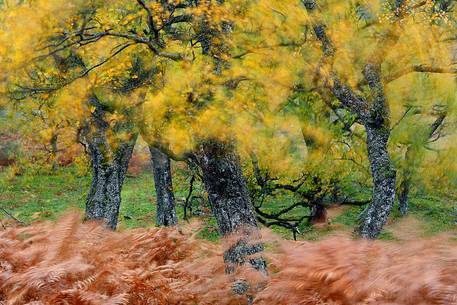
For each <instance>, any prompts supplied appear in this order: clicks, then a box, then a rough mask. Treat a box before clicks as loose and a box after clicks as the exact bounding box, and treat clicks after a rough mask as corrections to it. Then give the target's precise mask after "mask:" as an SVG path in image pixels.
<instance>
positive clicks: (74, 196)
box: [0, 169, 457, 241]
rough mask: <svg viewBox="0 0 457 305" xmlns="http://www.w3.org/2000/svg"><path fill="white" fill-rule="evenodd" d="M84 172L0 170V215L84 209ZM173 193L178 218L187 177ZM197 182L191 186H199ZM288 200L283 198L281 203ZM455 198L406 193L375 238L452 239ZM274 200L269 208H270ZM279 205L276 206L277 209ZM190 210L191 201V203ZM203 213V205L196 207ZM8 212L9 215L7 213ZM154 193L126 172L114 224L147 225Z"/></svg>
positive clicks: (315, 236)
mask: <svg viewBox="0 0 457 305" xmlns="http://www.w3.org/2000/svg"><path fill="white" fill-rule="evenodd" d="M89 187H90V178H89V177H85V176H84V177H80V176H78V175H76V174H75V172H74V170H73V169H63V170H60V171H59V172H58V173H57V174H55V175H30V176H29V175H24V176H18V177H15V178H14V179H13V180H8V179H6V176H5V175H4V174H2V173H1V172H0V208H2V209H4V210H2V211H0V221H2V223H3V224H5V223H8V222H11V221H12V217H11V216H13V217H14V218H16V219H18V220H20V221H22V222H24V223H27V224H28V223H32V222H35V221H42V220H54V219H56V218H57V217H59V216H60V215H62V214H63V213H64V212H65V211H66V210H68V209H69V208H79V209H83V207H84V201H85V197H86V194H87V191H88V190H89ZM174 188H175V196H176V200H177V203H178V209H177V213H178V217H179V218H180V219H183V203H184V200H185V198H186V195H187V192H188V182H187V181H186V180H185V179H184V178H183V176H181V175H176V179H174ZM199 188H201V186H199V185H197V186H196V192H197V194H198V192H202V190H201V189H199ZM285 204H287V203H285ZM456 207H457V205H456V203H455V202H450V201H449V200H444V199H440V198H437V197H433V196H421V197H419V196H416V197H413V198H412V199H411V203H410V214H409V216H408V217H400V215H399V214H398V213H397V212H396V211H394V212H393V214H392V216H391V217H390V219H389V222H388V224H387V225H386V227H385V229H384V231H383V232H382V234H381V236H380V239H382V240H389V241H408V240H415V239H420V238H422V237H431V236H435V235H441V234H446V235H449V236H454V238H453V239H455V240H457V224H456V223H455V221H456V219H457V210H456ZM275 208H276V207H275V206H274V205H273V207H271V209H273V211H274V209H275ZM280 208H281V207H280V206H278V207H277V209H280ZM194 210H195V207H194ZM200 210H201V212H202V213H203V214H205V212H206V214H208V212H209V211H208V210H207V208H206V210H205V208H202V209H200ZM362 210H363V207H357V206H335V207H331V208H330V209H328V221H327V223H324V224H318V225H315V226H305V227H303V228H302V232H301V234H299V235H298V236H297V237H298V239H302V240H320V239H322V238H323V237H326V236H331V235H341V234H344V235H347V236H350V235H351V234H352V231H353V228H354V227H355V226H356V224H357V218H358V215H359V214H360V212H361V211H362ZM8 213H9V214H10V215H8ZM154 220H155V194H154V187H153V178H152V175H150V174H147V173H143V174H139V175H138V176H135V177H133V176H129V177H127V178H126V181H125V184H124V187H123V190H122V206H121V211H120V216H119V230H121V231H122V230H125V229H129V228H140V227H151V226H154V225H155V222H154ZM205 223H206V226H205V227H204V228H203V229H202V230H201V232H200V233H199V236H200V237H201V238H203V239H207V240H210V241H217V240H218V234H217V229H216V224H215V221H214V220H213V219H212V218H211V217H209V219H208V221H205ZM272 229H273V231H274V232H276V233H279V234H280V235H281V236H282V237H285V238H291V233H290V231H287V230H284V229H282V228H272Z"/></svg>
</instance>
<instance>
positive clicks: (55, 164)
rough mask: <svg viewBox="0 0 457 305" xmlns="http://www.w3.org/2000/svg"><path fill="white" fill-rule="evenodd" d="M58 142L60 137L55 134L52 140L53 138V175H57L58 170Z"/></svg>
mask: <svg viewBox="0 0 457 305" xmlns="http://www.w3.org/2000/svg"><path fill="white" fill-rule="evenodd" d="M57 140H58V135H57V134H53V135H52V138H51V162H52V167H51V171H52V172H53V173H55V172H56V170H57V152H58V147H57Z"/></svg>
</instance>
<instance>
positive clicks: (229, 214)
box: [197, 140, 266, 273]
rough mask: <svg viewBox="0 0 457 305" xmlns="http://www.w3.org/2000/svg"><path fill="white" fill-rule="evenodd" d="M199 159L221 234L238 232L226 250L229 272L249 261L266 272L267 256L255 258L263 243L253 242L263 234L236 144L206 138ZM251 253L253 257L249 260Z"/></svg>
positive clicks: (198, 155) (201, 146) (198, 154)
mask: <svg viewBox="0 0 457 305" xmlns="http://www.w3.org/2000/svg"><path fill="white" fill-rule="evenodd" d="M197 158H198V161H199V165H200V167H201V169H202V172H203V182H204V184H205V189H206V191H207V193H208V197H209V202H210V205H211V209H212V212H213V214H214V216H215V218H216V221H217V224H218V228H219V232H220V234H221V235H222V236H229V235H232V234H235V235H236V240H234V241H233V244H231V245H230V246H229V248H228V249H227V250H226V251H225V253H224V261H225V263H226V265H227V269H226V271H227V273H232V272H233V271H234V270H235V268H236V266H239V265H243V264H245V263H246V262H247V261H248V262H249V263H250V264H251V265H252V266H253V267H254V268H256V269H257V270H260V271H263V272H265V271H266V264H265V261H264V259H263V258H262V257H256V258H254V257H252V255H253V254H256V253H261V252H262V251H263V244H262V243H260V242H254V243H253V241H255V240H256V239H258V238H259V237H260V234H259V232H258V228H257V221H256V215H255V212H254V209H253V206H252V203H251V199H250V196H249V192H248V188H247V184H246V180H245V178H244V176H243V173H242V170H241V165H240V161H239V158H238V155H237V154H236V153H235V151H234V148H233V146H232V145H230V144H227V143H221V142H218V141H214V140H211V141H205V142H203V143H202V144H201V145H200V151H199V152H198V153H197ZM237 234H238V235H237ZM248 256H251V257H250V258H249V259H248V258H247V257H248Z"/></svg>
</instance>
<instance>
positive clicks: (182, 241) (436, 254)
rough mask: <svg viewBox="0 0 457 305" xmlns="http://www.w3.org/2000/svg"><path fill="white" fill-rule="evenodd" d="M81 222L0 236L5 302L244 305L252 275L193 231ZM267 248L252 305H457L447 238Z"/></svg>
mask: <svg viewBox="0 0 457 305" xmlns="http://www.w3.org/2000/svg"><path fill="white" fill-rule="evenodd" d="M80 219H81V216H80V214H78V213H72V214H67V215H66V216H64V217H63V218H62V219H61V220H60V221H59V222H58V223H45V224H36V225H33V226H30V227H26V228H9V229H6V230H4V231H2V232H1V233H0V301H1V304H36V305H37V304H243V299H242V298H241V297H239V296H235V295H234V294H233V293H232V291H231V285H232V284H231V283H232V282H233V280H234V279H235V278H239V277H242V276H244V277H245V278H247V279H248V280H249V281H250V280H251V279H250V278H249V276H250V275H249V270H244V274H235V275H231V276H227V275H225V274H224V265H223V261H222V256H221V247H222V246H221V245H215V244H210V243H208V242H206V241H202V240H199V239H195V238H194V237H193V235H192V234H191V232H192V231H193V229H195V228H193V227H192V226H189V227H186V228H181V229H164V228H149V229H137V230H131V231H126V232H120V233H119V232H118V233H116V232H112V231H108V230H106V229H104V228H103V227H102V226H100V225H98V224H96V223H84V224H81V223H80ZM184 231H186V232H184ZM267 235H268V234H267ZM269 242H271V244H272V245H273V246H272V247H271V250H269V251H267V253H266V256H267V258H268V261H269V263H270V278H269V279H264V280H265V283H266V288H265V289H263V291H261V292H260V293H258V294H257V297H256V299H255V304H456V303H457V279H456V277H455V274H457V247H456V246H455V244H449V243H448V242H445V241H444V240H428V241H420V242H413V243H410V244H406V245H402V246H401V247H400V246H398V245H396V244H389V243H381V242H368V241H351V240H346V239H342V238H338V239H335V238H333V239H328V240H325V241H322V242H316V243H310V242H299V243H298V242H291V241H280V240H279V239H276V238H275V237H271V241H269ZM244 302H245V301H244Z"/></svg>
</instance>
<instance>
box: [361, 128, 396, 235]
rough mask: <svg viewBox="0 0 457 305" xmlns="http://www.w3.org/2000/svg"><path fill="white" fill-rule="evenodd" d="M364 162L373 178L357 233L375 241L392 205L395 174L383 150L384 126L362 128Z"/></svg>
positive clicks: (387, 137) (385, 129) (387, 154)
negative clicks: (365, 135)
mask: <svg viewBox="0 0 457 305" xmlns="http://www.w3.org/2000/svg"><path fill="white" fill-rule="evenodd" d="M365 128H366V132H367V140H366V142H367V147H368V159H369V161H370V167H371V174H372V177H373V193H372V202H371V204H370V205H369V206H368V208H367V210H366V211H365V212H364V219H363V223H362V225H361V226H360V228H359V233H360V235H361V236H362V237H365V238H371V239H372V238H376V237H377V236H378V235H379V233H380V232H381V230H382V227H383V226H384V224H385V223H386V222H387V218H388V217H389V214H390V212H391V210H392V207H393V205H394V202H395V187H396V185H395V183H396V182H395V181H396V171H395V168H394V166H393V164H392V161H391V160H390V156H389V152H388V151H387V142H388V140H389V135H390V130H389V128H388V127H387V126H370V125H366V126H365Z"/></svg>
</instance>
